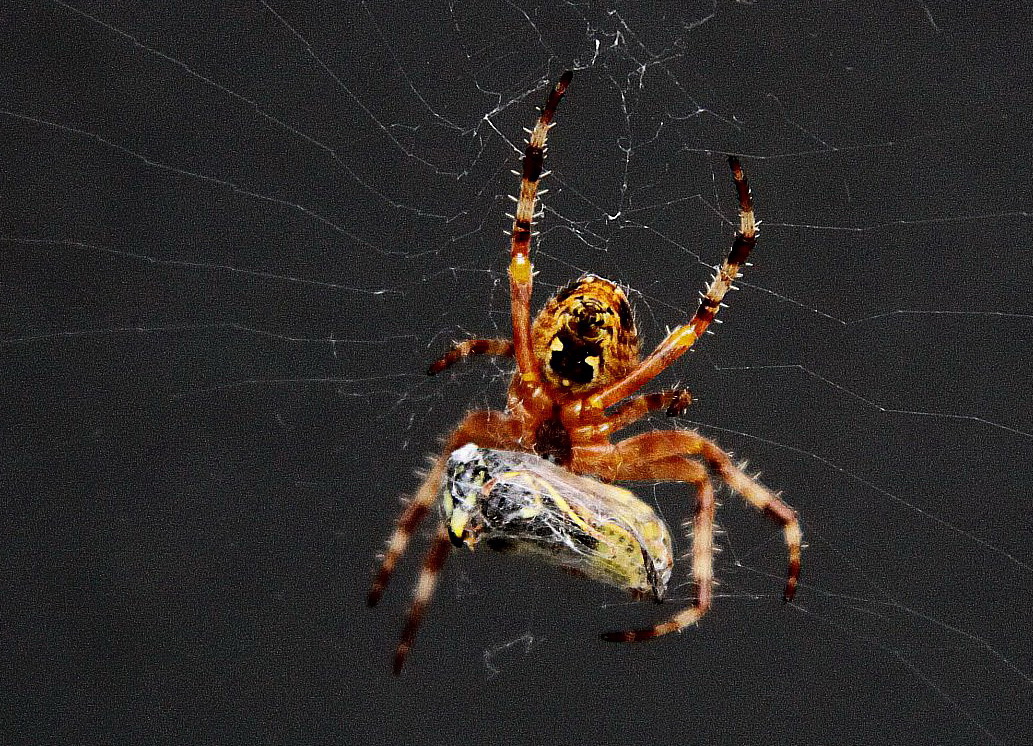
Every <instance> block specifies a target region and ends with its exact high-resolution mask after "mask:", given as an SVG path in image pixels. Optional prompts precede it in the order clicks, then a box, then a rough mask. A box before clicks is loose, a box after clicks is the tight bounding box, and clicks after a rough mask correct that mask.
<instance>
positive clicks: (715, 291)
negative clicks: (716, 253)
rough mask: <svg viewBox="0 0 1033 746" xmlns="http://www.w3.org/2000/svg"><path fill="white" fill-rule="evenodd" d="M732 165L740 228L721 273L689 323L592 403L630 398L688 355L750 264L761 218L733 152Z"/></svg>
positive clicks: (590, 400) (601, 405)
mask: <svg viewBox="0 0 1033 746" xmlns="http://www.w3.org/2000/svg"><path fill="white" fill-rule="evenodd" d="M728 165H729V166H730V167H731V169H732V181H733V183H734V184H735V193H736V196H737V197H738V199H739V230H738V232H737V233H736V234H735V239H734V240H733V241H732V248H731V251H729V252H728V257H727V258H726V259H725V260H724V263H723V264H722V265H721V266H720V267H718V268H717V274H715V275H714V278H713V279H712V280H711V281H710V285H708V286H707V289H706V292H704V293H703V298H702V300H700V302H699V307H698V308H697V309H696V313H695V315H693V317H692V319H691V320H690V321H689V323H687V324H683V325H681V326H679V327H677V328H676V329H674V330H673V331H671V333H670V334H668V335H667V338H666V339H664V341H663V342H661V343H660V344H659V345H657V348H656V349H655V350H653V352H651V353H650V354H649V355H648V356H647V357H646V358H645V359H644V360H643V361H642V362H641V363H639V364H638V366H637V367H636V368H635V369H634V370H633V371H631V373H629V374H628V375H627V376H626V377H625V378H623V379H621V380H620V381H617V382H616V383H614V384H612V385H611V386H609V387H608V388H605V389H603V390H602V391H599V392H597V393H595V394H593V395H592V396H590V397H589V398H588V403H589V404H590V405H591V406H593V407H598V408H600V409H606V408H607V407H611V406H613V405H614V404H616V403H617V402H619V401H620V400H622V399H626V398H627V397H629V396H631V395H632V394H634V393H635V392H636V391H638V390H639V389H640V388H642V386H644V385H645V384H647V383H649V381H651V380H653V378H655V377H656V376H657V375H658V374H659V373H661V372H662V371H663V370H665V369H666V368H667V367H668V366H670V365H671V364H672V363H673V362H674V361H675V360H677V359H678V358H679V357H681V356H682V355H684V354H685V353H686V352H687V351H688V349H689V348H690V347H692V345H694V344H695V343H696V340H697V339H699V338H700V337H701V336H703V332H705V331H706V330H707V327H708V326H710V324H711V322H712V321H713V320H714V317H715V316H716V315H717V312H718V309H719V308H721V305H722V303H721V301H722V300H723V299H724V297H725V295H726V294H727V293H728V291H729V290H732V289H734V288H733V286H732V282H733V281H734V280H735V279H736V278H737V277H739V270H740V269H741V268H742V267H743V265H745V264H746V259H747V258H748V257H749V255H750V252H751V251H752V250H753V247H754V246H755V245H756V243H757V220H756V218H755V217H754V214H753V197H752V196H751V194H750V186H749V184H748V183H747V181H746V176H745V174H744V173H743V170H742V166H741V165H740V163H739V160H738V159H737V158H735V157H734V156H729V158H728Z"/></svg>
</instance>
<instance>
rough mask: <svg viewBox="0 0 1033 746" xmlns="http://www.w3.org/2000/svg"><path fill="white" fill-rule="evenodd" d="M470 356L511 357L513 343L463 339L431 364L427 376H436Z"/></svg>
mask: <svg viewBox="0 0 1033 746" xmlns="http://www.w3.org/2000/svg"><path fill="white" fill-rule="evenodd" d="M471 355H495V356H498V357H513V343H512V342H510V341H509V340H508V339H464V340H463V341H462V342H456V343H455V344H454V345H453V346H452V349H451V350H449V351H448V352H446V353H445V354H444V355H442V356H441V357H440V358H438V359H437V360H435V361H434V362H433V363H431V365H430V367H429V368H427V375H428V376H433V375H437V374H438V373H440V372H441V371H443V370H445V369H446V368H451V367H452V366H453V365H455V364H456V363H458V362H459V361H460V360H462V359H463V358H467V357H470V356H471Z"/></svg>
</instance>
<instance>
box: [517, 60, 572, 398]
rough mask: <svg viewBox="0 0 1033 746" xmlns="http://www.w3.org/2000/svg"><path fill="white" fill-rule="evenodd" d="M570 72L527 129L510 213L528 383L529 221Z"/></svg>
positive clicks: (520, 357) (533, 363) (531, 378)
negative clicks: (517, 191)
mask: <svg viewBox="0 0 1033 746" xmlns="http://www.w3.org/2000/svg"><path fill="white" fill-rule="evenodd" d="M573 77H574V73H573V72H571V71H570V70H568V71H567V72H565V73H563V75H562V76H561V77H560V79H559V81H558V82H557V83H556V85H555V87H554V88H553V89H552V91H551V92H550V93H549V98H548V99H547V100H546V102H545V107H544V108H543V109H542V113H541V116H539V117H538V123H537V124H536V125H535V126H534V129H533V130H531V136H530V137H529V138H528V141H527V149H526V150H525V151H524V159H523V169H522V173H521V179H520V196H519V197H518V198H517V205H516V212H515V213H514V215H513V231H512V242H511V245H510V259H509V292H510V296H511V298H512V315H513V350H514V352H515V353H516V359H517V367H518V368H519V369H520V374H521V376H522V377H523V379H524V380H525V381H527V382H528V383H535V382H537V381H538V380H539V379H540V374H539V372H538V360H537V359H536V358H535V354H534V350H533V349H532V346H531V283H532V277H533V274H534V268H533V267H532V265H531V258H530V251H531V225H532V223H533V221H534V217H535V201H536V198H537V194H538V182H539V181H541V178H542V166H543V164H544V162H545V139H546V137H548V134H549V129H550V128H551V127H552V118H553V115H554V114H555V113H556V107H557V106H558V105H559V103H560V99H562V98H563V94H564V93H565V92H566V90H567V86H568V85H569V84H570V81H571V79H572V78H573Z"/></svg>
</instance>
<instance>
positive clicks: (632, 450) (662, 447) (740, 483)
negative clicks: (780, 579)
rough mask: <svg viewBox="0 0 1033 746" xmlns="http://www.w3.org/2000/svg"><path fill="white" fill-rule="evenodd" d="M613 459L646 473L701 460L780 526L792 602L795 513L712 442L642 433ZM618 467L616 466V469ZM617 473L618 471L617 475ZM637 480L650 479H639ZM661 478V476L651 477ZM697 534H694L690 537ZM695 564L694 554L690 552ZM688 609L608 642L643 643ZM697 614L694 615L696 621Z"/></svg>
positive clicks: (796, 562) (796, 565)
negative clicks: (671, 462) (678, 461)
mask: <svg viewBox="0 0 1033 746" xmlns="http://www.w3.org/2000/svg"><path fill="white" fill-rule="evenodd" d="M615 456H616V458H618V459H619V460H620V464H627V463H631V464H634V463H642V464H644V466H643V469H644V470H645V471H646V472H648V470H649V469H650V468H652V464H655V463H656V462H666V460H668V459H670V458H671V457H674V456H697V457H699V458H701V459H702V460H703V462H704V463H705V464H706V465H707V468H708V469H710V471H711V472H713V473H714V474H716V475H717V476H719V477H720V478H721V479H722V481H724V482H725V483H726V484H727V485H728V486H729V487H731V488H732V489H733V490H735V491H736V492H738V493H739V494H740V495H741V496H742V497H743V498H744V499H745V500H746V501H747V502H749V503H750V504H751V505H753V506H754V507H755V508H757V509H758V510H761V511H763V513H764V514H765V515H766V516H768V518H770V519H771V520H773V521H774V522H775V523H777V524H779V525H780V526H781V527H782V533H783V535H784V538H785V543H786V547H787V551H788V554H789V560H788V568H787V571H786V585H785V590H784V592H783V594H782V598H783V599H784V600H785V601H792V600H793V596H794V595H795V593H796V586H797V583H798V581H799V577H800V548H801V542H802V539H803V535H802V532H801V530H800V523H799V521H798V520H797V518H796V512H795V511H794V510H793V509H792V508H791V507H789V506H788V505H787V504H786V503H784V502H782V500H780V499H779V498H778V496H777V495H775V493H773V492H772V491H771V490H769V489H768V488H767V487H765V486H764V485H762V484H761V483H760V482H757V481H756V480H754V479H751V478H750V477H749V476H747V475H746V474H745V473H744V472H743V471H742V470H741V469H740V468H739V467H737V466H736V465H735V464H733V463H732V460H731V458H730V457H729V456H728V454H727V453H725V452H724V451H722V450H721V449H720V448H719V447H718V446H717V445H716V444H715V443H714V442H712V441H710V440H707V439H706V438H704V437H703V436H701V435H700V434H699V433H693V432H689V431H687V430H667V431H657V432H653V433H644V434H642V435H636V436H634V437H631V438H628V439H627V440H623V441H621V442H620V443H618V444H617V445H616V451H615ZM620 468H621V467H620V466H618V469H620ZM618 473H620V472H618ZM636 478H638V479H648V478H653V477H648V476H639V477H636ZM655 478H657V479H663V477H659V476H658V477H655ZM698 537H699V535H698V533H696V532H695V531H694V538H698ZM693 557H694V561H695V551H694V552H693ZM691 611H692V610H691V609H690V610H687V613H688V616H686V617H684V618H682V619H680V620H679V617H680V616H681V615H678V616H676V617H675V618H674V619H672V620H671V621H670V622H665V623H663V624H661V625H658V626H657V627H655V628H650V629H647V630H636V631H633V632H631V633H625V636H623V637H616V636H615V637H607V638H606V639H609V640H619V641H633V640H644V639H649V638H650V637H656V636H657V635H658V634H665V633H666V632H671V631H673V630H674V629H681V628H682V627H684V626H685V625H684V624H676V620H677V621H684V620H685V619H689V621H688V622H687V623H689V624H691V623H692V621H695V620H694V619H692V618H691ZM698 618H699V615H697V616H696V619H698Z"/></svg>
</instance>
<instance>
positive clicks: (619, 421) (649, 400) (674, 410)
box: [607, 389, 692, 433]
mask: <svg viewBox="0 0 1033 746" xmlns="http://www.w3.org/2000/svg"><path fill="white" fill-rule="evenodd" d="M690 404H692V392H691V391H689V390H688V389H669V390H667V391H657V392H656V393H652V394H643V395H641V396H636V397H635V398H634V399H629V400H628V401H626V402H624V403H622V404H621V405H620V407H619V408H618V409H617V410H616V411H615V412H614V413H613V414H611V415H610V416H609V417H608V418H607V424H608V425H609V426H610V429H609V432H611V433H615V432H617V431H618V430H620V429H622V428H625V427H627V426H628V425H633V424H634V423H636V422H638V421H639V420H641V419H642V418H643V417H645V416H646V415H647V414H649V413H650V412H659V411H660V410H661V409H663V410H666V411H667V416H668V417H678V416H679V415H682V414H685V410H686V409H688V408H689V405H690Z"/></svg>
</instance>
